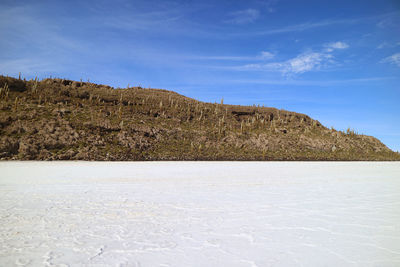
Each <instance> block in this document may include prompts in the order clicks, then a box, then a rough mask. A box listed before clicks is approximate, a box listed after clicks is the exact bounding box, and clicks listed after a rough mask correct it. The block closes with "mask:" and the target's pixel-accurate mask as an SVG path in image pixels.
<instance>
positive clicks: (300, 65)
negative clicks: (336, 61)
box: [283, 52, 332, 74]
mask: <svg viewBox="0 0 400 267" xmlns="http://www.w3.org/2000/svg"><path fill="white" fill-rule="evenodd" d="M331 57H332V56H331V55H329V54H323V53H315V52H311V53H305V54H301V55H299V56H297V57H295V58H293V59H290V60H288V61H287V62H286V64H285V66H284V68H283V72H284V73H285V74H290V73H295V74H297V73H304V72H307V71H312V70H316V69H319V68H320V66H321V65H322V64H323V62H324V60H325V59H328V58H331Z"/></svg>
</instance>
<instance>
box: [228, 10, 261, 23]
mask: <svg viewBox="0 0 400 267" xmlns="http://www.w3.org/2000/svg"><path fill="white" fill-rule="evenodd" d="M228 17H229V18H228V19H226V20H225V21H224V22H225V23H230V24H247V23H252V22H254V21H256V20H257V19H258V18H259V17H260V11H258V10H257V9H253V8H248V9H245V10H240V11H235V12H231V13H229V15H228Z"/></svg>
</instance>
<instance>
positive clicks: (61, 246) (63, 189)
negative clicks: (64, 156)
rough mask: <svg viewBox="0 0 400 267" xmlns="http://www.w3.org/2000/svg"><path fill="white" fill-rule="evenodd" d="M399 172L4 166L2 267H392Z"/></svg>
mask: <svg viewBox="0 0 400 267" xmlns="http://www.w3.org/2000/svg"><path fill="white" fill-rule="evenodd" d="M399 189H400V164H399V163H385V162H380V163H370V162H368V163H362V162H358V163H354V162H348V163H343V162H325V163H317V162H303V163H298V162H291V163H288V162H279V163H276V162H274V163H272V162H266V163H260V162H147V163H115V162H114V163H110V162H104V163H89V162H50V163H49V162H1V163H0V222H1V223H0V266H80V265H86V266H87V265H89V266H97V265H101V266H104V265H106V266H141V267H143V266H164V267H166V266H253V267H254V266H400V190H399Z"/></svg>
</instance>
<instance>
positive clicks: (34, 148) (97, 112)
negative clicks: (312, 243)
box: [0, 76, 400, 160]
mask: <svg viewBox="0 0 400 267" xmlns="http://www.w3.org/2000/svg"><path fill="white" fill-rule="evenodd" d="M0 86H1V89H0V159H3V160H13V159H15V160H399V159H400V155H399V154H398V153H395V152H393V151H391V150H390V149H388V148H387V147H386V146H385V145H384V144H382V143H381V142H380V141H379V140H377V139H376V138H374V137H370V136H364V135H358V134H356V133H354V132H353V131H350V130H348V131H347V132H346V133H345V132H340V131H336V130H334V129H328V128H326V127H324V126H323V125H321V123H320V122H318V121H316V120H313V119H311V118H310V117H308V116H307V115H304V114H299V113H295V112H289V111H285V110H278V109H275V108H266V107H255V106H252V107H250V106H232V105H223V104H211V103H204V102H199V101H196V100H193V99H190V98H187V97H184V96H182V95H179V94H177V93H174V92H171V91H166V90H160V89H143V88H140V87H132V88H126V89H114V88H112V87H110V86H105V85H97V84H93V83H85V82H76V81H70V80H62V79H45V80H43V81H37V80H36V81H32V80H31V81H23V80H19V79H14V78H10V77H4V76H0Z"/></svg>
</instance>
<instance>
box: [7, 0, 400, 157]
mask: <svg viewBox="0 0 400 267" xmlns="http://www.w3.org/2000/svg"><path fill="white" fill-rule="evenodd" d="M0 51H1V52H0V73H1V74H5V75H11V76H17V75H18V72H21V73H22V75H23V76H24V77H27V78H32V77H35V76H36V75H37V76H38V77H41V78H43V77H48V76H50V75H51V76H53V77H55V76H57V77H65V78H69V79H74V80H79V79H81V78H82V79H84V80H87V79H89V80H90V81H93V82H98V83H104V84H109V85H112V86H115V87H118V86H119V87H126V86H127V85H128V84H129V85H131V86H132V85H141V86H144V87H149V86H150V87H153V88H165V89H169V90H174V91H177V92H179V93H181V94H184V95H186V96H189V97H193V98H196V99H199V100H202V101H208V102H215V101H216V102H219V101H220V99H221V98H224V102H225V103H229V104H241V105H252V104H260V105H265V106H272V107H277V108H280V109H286V110H291V111H296V112H301V113H306V114H308V115H310V116H311V117H313V118H315V119H318V120H319V121H321V122H322V123H323V124H324V125H325V126H327V127H331V126H333V127H335V128H336V129H340V130H343V129H347V128H348V127H350V128H353V129H355V130H356V131H358V132H359V133H363V134H367V135H373V136H376V137H378V138H379V139H380V140H381V141H383V142H384V143H385V144H386V145H388V146H389V147H390V148H392V149H393V150H395V151H400V1H397V0H392V1H390V0H380V1H374V0H368V1H365V0H363V1H358V0H353V1H322V0H318V1H294V0H293V1H288V0H265V1H263V0H246V1H234V0H229V1H228V0H226V1H225V0H221V1H216V0H214V1H210V0H204V1H180V0H176V1H168V0H165V1H161V0H154V1H153V0H145V1H142V0H140V1H127V0H114V1H103V0H96V1H73V0H71V1H59V0H51V1H50V0H49V1H40V0H36V1H23V0H22V1H14V0H12V1H11V0H9V1H8V0H0Z"/></svg>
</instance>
